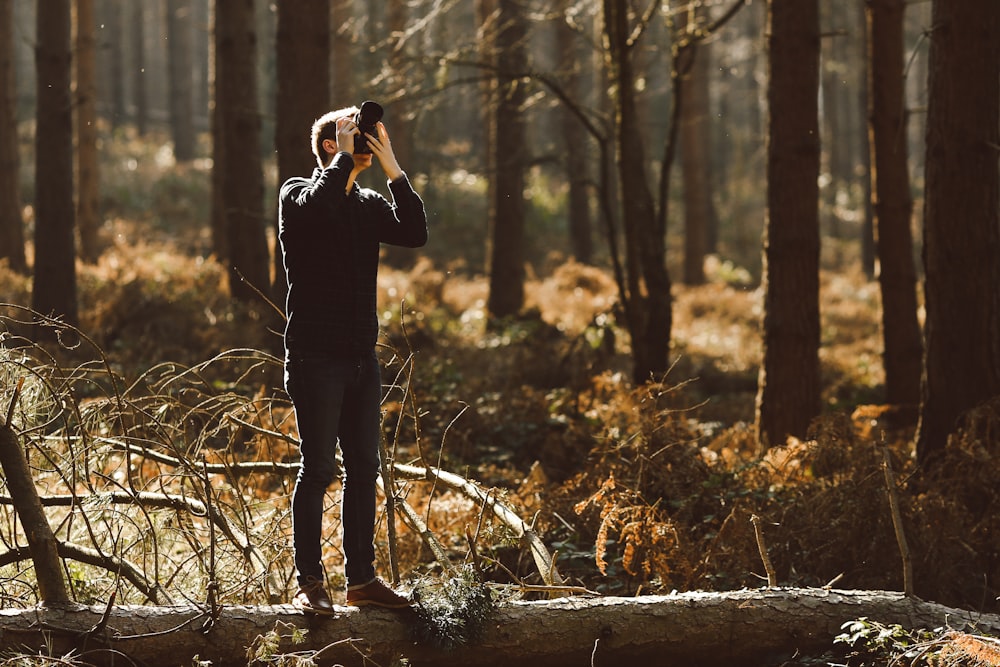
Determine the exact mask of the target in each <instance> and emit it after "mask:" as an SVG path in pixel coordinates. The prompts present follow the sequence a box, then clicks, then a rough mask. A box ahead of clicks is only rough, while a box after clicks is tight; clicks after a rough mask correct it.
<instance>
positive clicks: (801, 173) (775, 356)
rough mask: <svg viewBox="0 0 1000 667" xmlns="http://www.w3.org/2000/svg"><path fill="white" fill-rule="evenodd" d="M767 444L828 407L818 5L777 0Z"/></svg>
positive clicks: (761, 389) (764, 413)
mask: <svg viewBox="0 0 1000 667" xmlns="http://www.w3.org/2000/svg"><path fill="white" fill-rule="evenodd" d="M768 21H769V30H768V34H769V35H770V38H769V61H770V63H769V67H770V76H769V82H768V107H769V119H768V149H767V159H768V164H767V200H768V201H767V206H768V212H767V221H766V225H765V230H764V279H763V282H764V289H765V292H764V316H763V344H764V345H763V346H764V360H763V363H762V364H761V370H760V376H759V381H758V393H757V430H758V436H759V437H760V441H761V445H762V446H763V447H769V446H772V445H780V444H783V443H784V442H785V439H786V438H787V437H788V436H789V435H793V436H796V437H799V438H803V437H805V436H806V431H807V429H808V427H809V423H810V422H811V421H812V419H813V418H814V417H816V416H817V415H818V414H819V411H820V394H819V388H820V377H819V220H818V212H817V202H818V200H819V192H818V187H817V184H816V181H817V176H818V175H819V150H820V147H819V123H818V115H817V114H818V109H817V102H816V97H817V92H818V87H819V8H818V2H817V0H770V2H768Z"/></svg>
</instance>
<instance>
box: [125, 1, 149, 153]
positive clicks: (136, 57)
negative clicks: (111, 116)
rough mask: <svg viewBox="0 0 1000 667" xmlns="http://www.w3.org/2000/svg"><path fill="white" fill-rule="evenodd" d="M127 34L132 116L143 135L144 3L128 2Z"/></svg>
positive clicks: (145, 94)
mask: <svg viewBox="0 0 1000 667" xmlns="http://www.w3.org/2000/svg"><path fill="white" fill-rule="evenodd" d="M126 6H127V7H128V8H129V9H131V10H132V11H131V15H130V16H129V19H130V22H129V36H130V37H131V38H132V43H131V47H132V48H131V58H130V60H129V63H128V64H129V68H130V71H131V73H132V104H133V106H134V108H135V109H134V113H133V116H132V119H133V122H134V123H135V129H136V131H137V132H138V133H139V134H140V136H141V135H145V134H146V132H147V130H148V129H149V95H148V86H147V85H146V84H147V80H148V77H149V75H148V74H147V73H146V11H145V7H146V3H145V2H130V3H127V5H126Z"/></svg>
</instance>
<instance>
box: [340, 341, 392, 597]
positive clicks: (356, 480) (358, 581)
mask: <svg viewBox="0 0 1000 667" xmlns="http://www.w3.org/2000/svg"><path fill="white" fill-rule="evenodd" d="M355 365H356V368H355V371H356V376H355V379H356V384H353V385H352V386H351V387H350V389H349V390H348V391H347V392H346V393H345V395H344V406H343V411H342V412H341V419H340V448H341V451H342V453H343V455H344V473H345V476H344V493H343V508H342V511H341V519H342V522H343V527H344V558H345V560H346V568H345V569H346V575H347V585H348V586H359V585H363V584H366V583H369V582H370V581H372V580H373V579H374V578H375V545H374V533H375V497H376V494H375V479H376V477H377V476H378V473H379V443H380V440H381V428H382V417H381V401H382V379H381V374H380V370H379V365H378V359H377V358H376V356H375V353H374V352H372V354H371V355H370V356H365V357H363V358H361V359H359V360H358V361H356V362H355Z"/></svg>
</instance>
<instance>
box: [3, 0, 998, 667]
mask: <svg viewBox="0 0 1000 667" xmlns="http://www.w3.org/2000/svg"><path fill="white" fill-rule="evenodd" d="M795 1H796V2H798V1H799V0H795ZM105 611H106V610H105V609H104V608H103V607H81V608H73V609H69V608H54V609H26V610H18V609H4V610H0V629H2V633H0V650H2V651H3V652H4V654H5V655H7V654H10V653H11V652H14V651H20V652H34V651H39V650H46V651H48V650H49V649H50V648H51V650H52V651H53V655H56V656H59V655H63V654H64V653H65V652H68V651H69V650H71V649H75V650H76V651H77V653H78V654H79V655H81V656H82V657H84V658H85V659H86V660H87V661H88V662H93V663H95V664H103V663H110V662H111V661H112V660H117V661H120V660H121V659H122V657H123V656H124V657H127V658H128V659H130V660H132V661H135V662H139V663H141V664H144V665H147V666H148V667H156V666H158V665H164V666H165V667H166V666H168V665H169V666H170V667H173V666H174V665H177V664H179V663H181V662H185V661H187V660H188V659H190V658H191V657H192V656H195V655H197V656H198V657H199V659H201V660H210V661H212V664H214V665H220V666H221V665H240V664H241V665H246V664H247V662H248V659H247V648H248V647H249V646H251V644H253V643H254V642H255V640H258V639H259V638H260V637H261V636H263V635H265V634H267V633H269V632H275V633H276V634H277V635H278V637H277V639H280V643H279V645H278V646H277V648H276V651H277V653H279V654H280V653H292V652H300V653H301V652H306V653H308V652H316V651H320V650H321V651H322V654H321V655H315V654H314V655H313V657H314V659H316V661H317V663H319V664H341V665H344V666H345V667H353V666H355V665H356V666H358V667H360V666H361V665H371V664H382V665H388V664H394V661H395V660H396V659H397V658H399V657H406V658H407V659H408V660H409V663H408V664H410V665H412V666H413V667H420V666H431V665H433V666H434V667H453V666H454V667H458V666H462V667H492V666H493V665H498V666H499V665H511V664H515V665H536V664H537V665H546V667H564V666H565V667H569V666H570V665H572V666H574V667H577V666H579V665H628V664H636V665H639V664H655V665H657V667H716V666H719V667H722V666H723V665H725V666H726V667H729V666H730V665H755V664H763V663H764V661H767V664H771V663H772V662H774V664H777V663H778V662H780V659H781V658H786V657H791V655H792V654H793V653H795V652H799V653H800V654H804V655H809V654H810V653H821V652H823V651H825V650H829V649H830V648H831V646H832V642H833V639H834V637H836V636H837V635H838V634H840V633H841V626H842V625H843V624H844V623H845V622H848V621H852V620H855V619H857V618H860V617H868V618H870V619H873V620H877V621H879V622H881V623H886V624H899V625H901V626H903V627H904V628H906V629H917V628H925V629H932V628H936V627H941V626H944V625H948V626H950V627H956V628H957V627H961V626H962V625H963V624H969V625H974V626H975V627H976V628H977V631H979V632H991V631H992V632H996V631H997V630H1000V617H997V616H986V615H982V614H978V613H973V612H968V611H963V610H959V609H950V608H948V607H944V606H942V605H938V604H935V603H932V602H924V601H921V600H920V599H918V598H913V597H906V596H904V595H903V594H902V593H892V592H882V591H834V590H823V589H768V590H763V589H762V590H742V591H733V592H725V593H706V592H691V593H680V594H674V595H668V596H645V597H635V598H614V597H608V598H600V597H598V598H560V599H555V600H545V601H536V602H513V603H509V604H506V605H503V606H501V607H500V608H499V610H498V612H497V614H496V616H495V617H494V618H493V619H492V621H491V622H490V624H489V625H488V627H487V629H486V631H485V633H484V636H483V637H482V638H481V639H479V640H473V641H469V642H468V643H465V644H462V645H459V646H456V647H454V648H451V649H442V648H437V647H434V646H432V645H430V644H429V643H427V642H419V641H417V640H416V639H415V632H414V631H415V629H416V628H417V626H418V623H417V620H416V618H415V616H414V614H412V613H410V612H399V611H396V612H393V611H388V610H380V609H376V608H371V607H369V608H362V609H358V608H349V607H337V608H336V614H335V615H334V616H332V617H329V618H325V619H315V618H310V617H304V616H303V615H302V614H301V613H300V612H298V611H296V610H295V609H293V608H292V607H291V606H288V605H279V606H273V607H243V606H226V607H222V608H220V609H218V610H217V614H216V616H215V617H214V618H213V617H212V616H211V615H210V614H209V613H208V612H209V609H208V608H207V607H204V606H202V607H194V606H190V607H136V606H130V607H112V608H111V609H110V610H109V612H110V613H107V614H105ZM297 629H299V630H308V634H307V635H306V636H305V641H304V643H295V644H293V643H292V641H291V635H292V632H293V631H295V630H297ZM47 642H48V643H47ZM109 647H110V648H113V649H114V650H115V651H116V652H119V653H117V654H111V653H110V652H108V651H101V649H106V648H109ZM46 654H47V653H46Z"/></svg>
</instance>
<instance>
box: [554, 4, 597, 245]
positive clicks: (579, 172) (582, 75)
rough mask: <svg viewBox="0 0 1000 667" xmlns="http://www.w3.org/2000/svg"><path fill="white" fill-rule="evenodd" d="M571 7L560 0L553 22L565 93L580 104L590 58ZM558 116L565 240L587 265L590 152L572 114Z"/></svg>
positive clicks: (590, 227) (581, 129)
mask: <svg viewBox="0 0 1000 667" xmlns="http://www.w3.org/2000/svg"><path fill="white" fill-rule="evenodd" d="M572 7H573V0H561V2H560V11H561V12H562V14H563V18H562V20H560V21H557V22H556V27H555V30H556V41H557V47H556V52H557V53H558V57H559V68H560V70H561V72H562V76H563V79H564V81H565V87H566V93H567V95H568V96H569V97H570V98H572V99H575V100H580V101H581V103H583V100H584V99H585V95H586V93H585V88H584V86H583V81H584V80H585V79H586V78H589V77H590V76H591V75H592V74H593V73H592V72H591V68H590V65H591V61H590V60H588V59H587V57H586V51H585V50H584V49H582V48H581V42H582V40H580V39H579V36H578V34H577V31H576V30H574V29H573V28H572V27H570V24H569V21H570V17H571V14H570V11H571V9H572ZM573 20H575V21H579V20H580V17H574V19H573ZM559 119H560V120H559V124H560V126H561V128H562V137H561V138H562V142H563V150H565V156H566V158H565V160H564V162H563V165H562V166H563V169H565V172H566V180H568V181H569V194H568V196H567V199H568V204H567V209H568V210H567V213H566V215H567V218H568V219H569V225H568V227H569V243H570V247H571V248H572V249H573V258H574V259H575V260H576V261H578V262H580V263H581V264H589V263H590V262H591V259H592V257H593V254H594V242H593V239H592V234H591V229H592V227H593V221H592V216H591V207H590V187H591V183H592V182H593V180H594V176H593V170H592V168H591V165H592V164H593V156H592V151H591V150H589V147H588V145H587V141H588V139H587V133H586V132H585V130H584V127H583V125H582V124H581V123H580V120H579V119H578V118H577V117H576V115H575V114H573V113H572V112H570V111H569V110H567V109H565V107H563V108H561V109H560V114H559Z"/></svg>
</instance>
